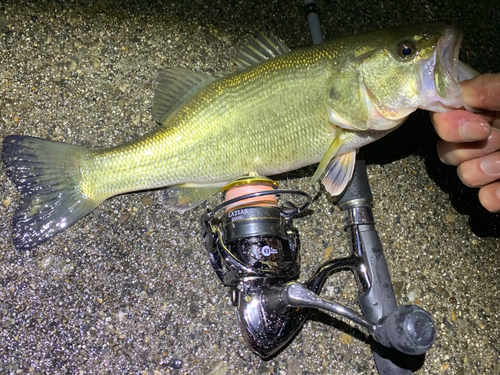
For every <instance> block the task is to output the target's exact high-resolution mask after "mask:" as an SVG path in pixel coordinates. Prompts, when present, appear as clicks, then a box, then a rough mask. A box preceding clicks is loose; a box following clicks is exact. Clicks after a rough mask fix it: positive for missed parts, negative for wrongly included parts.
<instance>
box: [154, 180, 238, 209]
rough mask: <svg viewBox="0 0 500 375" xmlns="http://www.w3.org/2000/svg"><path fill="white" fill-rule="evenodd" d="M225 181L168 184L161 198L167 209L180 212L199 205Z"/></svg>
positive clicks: (215, 192) (224, 183)
mask: <svg viewBox="0 0 500 375" xmlns="http://www.w3.org/2000/svg"><path fill="white" fill-rule="evenodd" d="M227 183H228V182H220V183H215V184H182V185H175V186H170V187H168V188H167V189H165V190H163V200H164V203H165V206H166V207H167V209H168V210H172V211H177V212H180V213H182V212H185V211H187V210H190V209H191V208H194V207H196V206H198V205H200V204H201V203H203V202H204V201H206V200H207V199H208V198H210V197H211V196H212V195H214V194H217V193H218V192H219V191H220V190H221V189H222V188H223V187H224V186H226V185H227Z"/></svg>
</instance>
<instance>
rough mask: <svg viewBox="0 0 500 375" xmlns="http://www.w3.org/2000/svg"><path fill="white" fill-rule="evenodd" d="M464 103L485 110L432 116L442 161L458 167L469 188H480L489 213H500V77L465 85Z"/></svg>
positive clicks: (488, 76) (485, 77)
mask: <svg viewBox="0 0 500 375" xmlns="http://www.w3.org/2000/svg"><path fill="white" fill-rule="evenodd" d="M462 92H463V98H464V101H465V102H466V103H467V104H468V105H470V106H471V107H474V108H478V109H484V110H485V111H483V112H480V113H478V114H476V113H471V112H467V111H465V110H454V111H450V112H445V113H432V114H431V119H432V123H433V124H434V128H435V129H436V132H437V134H438V135H439V137H440V138H441V140H440V141H439V142H438V144H437V150H438V154H439V157H440V159H441V161H442V162H443V163H445V164H450V165H456V166H458V168H457V172H458V176H459V177H460V179H461V180H462V182H463V183H464V184H465V185H467V186H469V187H480V190H479V201H480V202H481V204H482V205H483V207H484V208H486V209H487V210H488V211H491V212H500V152H499V150H500V74H482V75H480V76H477V77H475V78H473V79H472V80H470V81H464V82H462Z"/></svg>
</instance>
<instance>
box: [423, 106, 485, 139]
mask: <svg viewBox="0 0 500 375" xmlns="http://www.w3.org/2000/svg"><path fill="white" fill-rule="evenodd" d="M431 121H432V124H433V125H434V129H436V133H437V134H438V135H439V137H440V138H441V139H443V140H445V141H447V142H472V141H481V140H483V139H487V138H488V136H489V135H490V133H491V126H490V124H489V123H488V121H486V120H485V119H484V118H483V117H481V116H479V115H477V114H474V113H470V112H467V111H463V110H456V111H449V112H444V113H432V114H431Z"/></svg>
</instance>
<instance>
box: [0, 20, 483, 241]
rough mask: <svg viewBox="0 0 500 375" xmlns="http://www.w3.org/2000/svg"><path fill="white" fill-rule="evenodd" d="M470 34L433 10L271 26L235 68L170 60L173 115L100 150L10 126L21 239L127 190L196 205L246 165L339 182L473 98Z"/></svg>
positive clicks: (162, 96) (10, 171)
mask: <svg viewBox="0 0 500 375" xmlns="http://www.w3.org/2000/svg"><path fill="white" fill-rule="evenodd" d="M461 39H462V32H461V31H460V30H459V29H458V28H456V27H452V26H447V25H444V24H424V25H416V26H407V27H403V28H395V29H386V30H379V31H375V32H372V33H367V34H359V35H352V36H346V37H343V38H338V39H335V40H332V41H328V42H324V43H321V44H318V45H315V46H311V47H306V48H300V49H294V50H290V48H288V47H287V46H286V44H285V43H284V42H282V41H281V40H280V39H278V38H277V37H275V36H269V37H268V36H265V35H263V34H261V35H259V36H257V37H255V38H253V39H252V40H251V41H250V42H249V43H248V44H245V45H244V46H243V47H242V49H241V51H240V53H239V54H238V55H237V57H236V59H235V60H234V63H235V65H236V67H237V70H236V71H235V72H229V73H228V72H225V73H218V74H213V75H208V74H204V73H200V72H194V71H191V70H189V69H184V68H175V67H174V68H169V69H166V70H164V71H161V72H160V73H159V74H158V77H157V85H156V88H155V95H154V102H153V108H152V115H153V118H154V119H155V120H156V121H157V122H158V123H160V124H161V125H160V126H159V127H158V128H157V129H155V130H153V131H152V132H150V133H147V134H145V135H143V136H140V137H139V138H137V139H135V140H133V141H130V142H127V143H124V144H121V145H117V146H115V147H111V148H106V149H97V150H91V149H87V148H84V147H80V146H77V145H71V144H65V143H60V142H53V141H50V140H44V139H39V138H35V137H29V136H19V135H9V136H6V137H5V138H4V139H3V142H2V151H1V160H2V162H3V165H4V169H5V170H6V173H7V176H8V177H9V178H10V180H11V181H12V182H13V183H14V184H15V186H16V188H17V189H18V190H19V193H20V201H19V205H18V208H17V211H16V212H15V214H14V216H13V219H12V241H13V244H14V246H15V247H16V248H17V249H19V250H27V249H30V248H32V247H34V246H36V245H38V244H40V243H42V242H44V241H46V240H48V239H49V238H51V237H52V236H54V235H55V234H56V233H58V232H60V231H62V230H64V229H65V228H68V227H69V226H71V225H72V224H74V223H75V222H77V221H78V220H79V219H81V218H82V217H84V216H85V215H87V214H89V213H90V212H91V211H93V210H94V209H95V208H96V207H98V206H99V205H100V204H101V203H102V202H103V201H105V200H106V199H108V198H110V197H112V196H115V195H118V194H123V193H128V192H133V191H139V190H147V189H157V188H164V189H165V190H164V200H165V204H166V206H167V208H168V209H171V210H176V211H178V212H184V211H186V210H189V209H191V208H193V207H196V206H197V205H198V204H200V203H202V202H203V201H205V200H206V199H208V198H209V197H211V196H212V195H214V194H216V193H217V192H219V191H221V189H223V187H224V186H225V185H227V184H228V183H230V182H231V181H234V180H235V179H238V178H241V177H244V176H248V175H260V176H272V175H276V174H281V173H285V172H288V171H291V170H295V169H298V168H301V167H305V166H308V165H312V164H315V163H319V165H318V168H317V170H316V171H315V173H314V175H313V176H312V178H311V183H316V182H317V181H319V180H321V181H322V182H323V184H324V186H325V188H326V190H327V191H328V192H329V193H330V194H332V195H338V194H340V193H341V192H342V191H343V190H344V189H345V187H346V185H347V184H348V182H349V180H350V179H351V177H352V173H353V169H354V163H355V160H356V152H357V150H358V149H359V148H360V147H362V146H364V145H366V144H368V143H371V142H373V141H375V140H377V139H379V138H381V137H383V136H384V135H386V134H388V133H389V132H391V131H393V130H394V129H396V128H397V127H398V126H400V125H401V124H402V123H403V122H404V121H405V119H406V118H407V117H408V116H409V115H410V114H411V113H412V112H414V111H415V110H416V109H417V108H420V109H424V110H428V111H437V112H443V111H448V110H451V109H455V108H462V107H465V108H467V109H470V108H468V107H467V106H466V105H465V103H464V101H463V99H462V92H461V87H460V81H461V80H463V79H470V78H472V77H473V76H474V75H476V74H477V72H475V71H474V70H473V69H472V68H470V67H469V66H467V65H466V64H464V63H462V62H461V61H459V60H458V53H459V49H460V44H461ZM471 110H472V109H471Z"/></svg>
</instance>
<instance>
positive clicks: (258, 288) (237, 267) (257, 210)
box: [203, 177, 309, 358]
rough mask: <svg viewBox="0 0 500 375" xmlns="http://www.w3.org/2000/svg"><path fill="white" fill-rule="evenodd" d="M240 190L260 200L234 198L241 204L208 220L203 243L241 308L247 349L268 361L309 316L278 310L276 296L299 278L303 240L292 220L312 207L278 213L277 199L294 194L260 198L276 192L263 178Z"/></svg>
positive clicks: (289, 208)
mask: <svg viewBox="0 0 500 375" xmlns="http://www.w3.org/2000/svg"><path fill="white" fill-rule="evenodd" d="M241 184H242V185H243V184H244V185H250V184H251V185H253V187H254V188H256V189H250V191H254V195H253V198H258V199H254V200H252V198H248V194H247V195H246V198H245V197H243V198H241V199H240V197H236V198H234V199H236V203H238V202H239V203H240V204H236V205H234V204H231V203H226V202H228V200H226V202H225V203H224V204H223V205H221V206H218V207H216V208H215V209H214V210H212V212H211V213H209V214H207V215H205V217H204V218H203V224H204V227H205V233H204V239H205V241H204V242H205V247H206V248H207V250H208V252H209V256H210V260H211V263H212V266H213V267H214V270H215V272H216V274H217V275H218V276H219V278H220V280H221V281H222V283H223V284H224V285H225V286H228V287H230V288H231V301H232V303H233V304H234V305H235V306H237V311H238V318H239V322H240V328H241V332H242V335H243V337H244V339H245V341H246V343H247V344H248V345H249V346H250V347H251V348H252V350H253V351H254V352H256V353H257V354H258V355H259V356H261V357H262V358H267V357H270V356H272V355H274V354H275V353H276V352H277V351H279V350H280V349H281V348H282V347H283V346H284V345H285V344H286V343H287V342H288V341H289V340H290V339H291V338H292V337H293V335H294V334H295V333H296V332H297V330H298V329H299V328H300V327H301V326H302V324H303V322H304V321H305V318H306V316H307V313H306V312H305V311H303V310H304V309H297V308H290V307H287V306H278V307H277V308H276V306H274V305H273V296H274V295H275V294H276V291H281V290H283V288H284V286H285V285H286V284H287V283H288V282H290V281H291V280H294V279H296V278H297V277H298V274H299V272H300V259H299V247H300V244H299V235H298V231H297V229H296V228H295V227H294V226H293V223H292V216H294V215H296V214H297V213H299V212H301V211H302V210H303V209H305V207H307V205H308V204H309V203H307V204H306V205H304V206H303V207H301V208H296V207H295V206H293V205H291V204H288V206H286V207H278V204H277V200H276V197H275V194H284V193H295V192H293V191H285V190H275V189H270V190H267V189H266V190H264V191H267V192H271V193H272V194H269V195H259V193H258V192H259V191H260V192H262V190H261V189H262V187H264V188H265V187H269V186H272V187H273V188H274V187H276V186H275V183H274V181H271V180H268V179H264V178H261V177H259V178H254V179H244V180H241ZM242 185H239V184H236V186H242ZM255 191H257V193H255ZM229 192H230V190H229ZM250 195H252V194H250ZM301 195H304V194H303V193H302V192H301ZM227 196H228V194H227V191H226V193H225V197H226V198H227ZM271 196H272V199H269V198H271ZM262 198H264V199H262ZM234 199H233V200H234ZM229 202H230V201H229ZM263 202H264V203H263ZM227 207H229V209H227ZM222 208H226V210H225V212H224V213H223V214H222V218H221V220H220V223H219V225H215V224H214V223H213V220H212V219H213V216H214V214H215V213H216V212H217V211H218V210H220V209H222Z"/></svg>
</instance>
